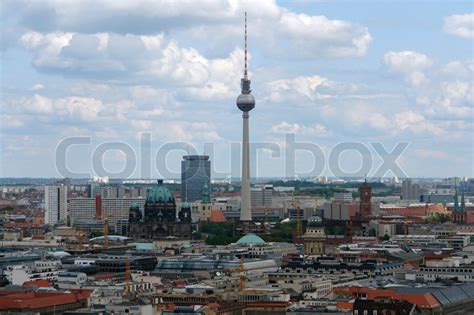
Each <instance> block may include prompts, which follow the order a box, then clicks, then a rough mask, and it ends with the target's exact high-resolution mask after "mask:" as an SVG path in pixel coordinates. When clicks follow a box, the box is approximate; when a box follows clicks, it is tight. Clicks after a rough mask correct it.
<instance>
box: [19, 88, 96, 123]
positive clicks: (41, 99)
mask: <svg viewBox="0 0 474 315" xmlns="http://www.w3.org/2000/svg"><path fill="white" fill-rule="evenodd" d="M13 107H14V109H13V111H16V112H19V113H21V114H32V115H44V116H47V117H49V118H50V119H52V120H62V119H74V120H77V121H83V122H93V121H95V120H97V119H98V116H99V113H100V112H101V111H103V110H104V109H105V106H104V104H103V103H102V102H101V101H99V100H96V99H93V98H87V97H78V96H70V97H64V98H58V99H50V98H48V97H45V96H42V95H39V94H35V95H34V96H33V97H31V98H23V99H21V100H20V101H19V102H18V103H15V104H14V105H13Z"/></svg>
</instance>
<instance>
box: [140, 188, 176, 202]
mask: <svg viewBox="0 0 474 315" xmlns="http://www.w3.org/2000/svg"><path fill="white" fill-rule="evenodd" d="M146 201H147V202H148V203H174V197H173V194H172V193H171V191H169V189H168V188H166V187H165V186H163V185H158V186H156V187H155V188H153V190H152V191H151V192H150V194H149V195H148V197H147V199H146Z"/></svg>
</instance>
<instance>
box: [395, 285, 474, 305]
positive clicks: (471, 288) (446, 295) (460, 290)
mask: <svg viewBox="0 0 474 315" xmlns="http://www.w3.org/2000/svg"><path fill="white" fill-rule="evenodd" d="M395 290H396V291H397V292H402V293H408V294H409V293H431V294H432V295H433V296H434V297H435V298H436V299H437V300H438V302H439V303H440V304H441V305H443V306H446V305H450V304H456V303H463V302H465V301H468V300H473V299H474V283H466V284H463V285H457V286H451V287H446V288H433V287H425V288H405V287H400V288H395Z"/></svg>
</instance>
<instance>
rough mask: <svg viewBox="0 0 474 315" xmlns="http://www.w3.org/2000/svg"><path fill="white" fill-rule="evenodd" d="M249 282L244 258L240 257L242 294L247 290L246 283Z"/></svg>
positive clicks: (240, 288) (240, 287)
mask: <svg viewBox="0 0 474 315" xmlns="http://www.w3.org/2000/svg"><path fill="white" fill-rule="evenodd" d="M246 280H247V276H246V275H245V268H244V256H243V255H242V256H240V283H239V290H240V293H242V292H244V290H245V282H246Z"/></svg>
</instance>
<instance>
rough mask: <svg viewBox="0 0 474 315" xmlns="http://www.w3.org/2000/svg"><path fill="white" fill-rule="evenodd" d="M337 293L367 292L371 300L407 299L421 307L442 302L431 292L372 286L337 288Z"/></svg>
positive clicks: (431, 306) (433, 306)
mask: <svg viewBox="0 0 474 315" xmlns="http://www.w3.org/2000/svg"><path fill="white" fill-rule="evenodd" d="M334 292H336V293H338V292H339V293H349V294H352V295H355V294H366V295H367V298H368V299H369V300H375V299H376V298H378V297H387V298H390V299H392V300H396V301H407V302H410V303H412V304H416V305H417V306H418V307H419V308H430V309H431V308H437V307H440V304H439V303H438V301H437V300H436V298H435V297H434V296H433V295H431V294H430V293H425V294H414V293H410V294H408V293H398V292H397V291H395V290H392V289H371V288H353V287H352V288H337V289H334Z"/></svg>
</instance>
